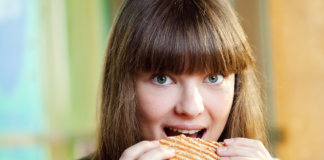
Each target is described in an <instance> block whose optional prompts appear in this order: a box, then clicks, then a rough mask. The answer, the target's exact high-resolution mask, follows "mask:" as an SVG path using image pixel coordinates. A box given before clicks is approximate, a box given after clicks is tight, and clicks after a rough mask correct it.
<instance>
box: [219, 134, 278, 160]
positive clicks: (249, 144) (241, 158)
mask: <svg viewBox="0 0 324 160" xmlns="http://www.w3.org/2000/svg"><path fill="white" fill-rule="evenodd" d="M224 142H225V146H224V147H220V148H219V149H218V150H217V154H218V155H220V156H221V160H252V159H253V160H272V157H271V155H270V153H269V152H268V150H267V149H266V148H265V146H264V145H263V144H262V142H261V141H258V140H252V139H247V138H232V139H226V140H225V141H224Z"/></svg>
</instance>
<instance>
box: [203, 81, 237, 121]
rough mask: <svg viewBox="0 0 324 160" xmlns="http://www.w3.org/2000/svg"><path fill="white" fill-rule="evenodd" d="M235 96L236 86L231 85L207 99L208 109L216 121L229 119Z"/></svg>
mask: <svg viewBox="0 0 324 160" xmlns="http://www.w3.org/2000/svg"><path fill="white" fill-rule="evenodd" d="M233 98H234V87H229V88H227V89H226V90H223V91H222V92H218V93H216V94H214V95H213V96H209V97H208V100H207V101H206V102H207V103H208V104H206V106H208V110H209V113H210V114H211V116H212V118H213V119H214V120H216V121H225V122H226V121H227V118H228V115H229V113H230V110H231V108H232V104H233Z"/></svg>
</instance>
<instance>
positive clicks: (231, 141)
mask: <svg viewBox="0 0 324 160" xmlns="http://www.w3.org/2000/svg"><path fill="white" fill-rule="evenodd" d="M233 141H234V140H233V139H225V140H224V142H225V144H231V143H233Z"/></svg>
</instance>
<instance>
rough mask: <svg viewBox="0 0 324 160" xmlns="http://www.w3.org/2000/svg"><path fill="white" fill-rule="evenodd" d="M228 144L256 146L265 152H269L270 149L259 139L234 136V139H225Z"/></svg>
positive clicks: (255, 147)
mask: <svg viewBox="0 0 324 160" xmlns="http://www.w3.org/2000/svg"><path fill="white" fill-rule="evenodd" d="M224 142H225V144H226V146H233V145H237V146H245V147H250V148H254V149H257V150H260V151H262V152H263V153H264V154H269V152H268V150H267V149H266V148H265V146H264V145H263V143H262V142H261V141H259V140H254V139H248V138H232V139H225V140H224Z"/></svg>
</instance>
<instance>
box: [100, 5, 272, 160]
mask: <svg viewBox="0 0 324 160" xmlns="http://www.w3.org/2000/svg"><path fill="white" fill-rule="evenodd" d="M142 71H149V72H156V73H164V72H168V73H173V74H182V73H189V74H190V73H195V72H209V73H217V74H223V75H228V74H231V73H235V93H234V94H235V95H234V99H233V106H232V109H231V113H230V116H229V119H228V121H227V124H226V126H225V129H224V131H223V133H222V135H221V137H220V138H219V139H218V140H219V141H222V140H224V139H225V138H230V137H246V138H252V139H259V140H261V141H263V142H264V143H266V136H265V127H264V120H263V117H264V116H263V111H262V103H261V96H260V88H259V86H258V83H257V79H256V75H255V73H256V72H255V64H254V59H253V57H252V55H251V49H250V46H249V44H248V42H247V39H246V36H245V34H244V32H243V30H242V28H241V26H240V24H239V22H238V20H237V17H236V15H235V13H234V11H233V10H232V9H231V7H230V5H229V4H228V3H227V2H226V0H171V1H166V0H126V1H124V4H123V6H122V8H121V11H120V13H119V15H118V17H117V19H116V21H115V24H114V26H113V29H112V31H111V35H110V39H109V42H108V46H107V51H106V59H105V66H104V73H103V82H102V100H101V108H100V126H99V135H98V147H97V150H96V153H95V156H94V157H95V159H118V158H119V157H120V155H121V153H122V152H123V151H124V150H125V149H126V148H128V147H129V146H131V145H133V144H135V143H137V142H139V141H141V140H143V138H142V136H141V132H140V130H139V127H138V122H137V119H136V116H135V115H136V114H135V112H136V102H135V92H134V74H135V73H137V72H142Z"/></svg>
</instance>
